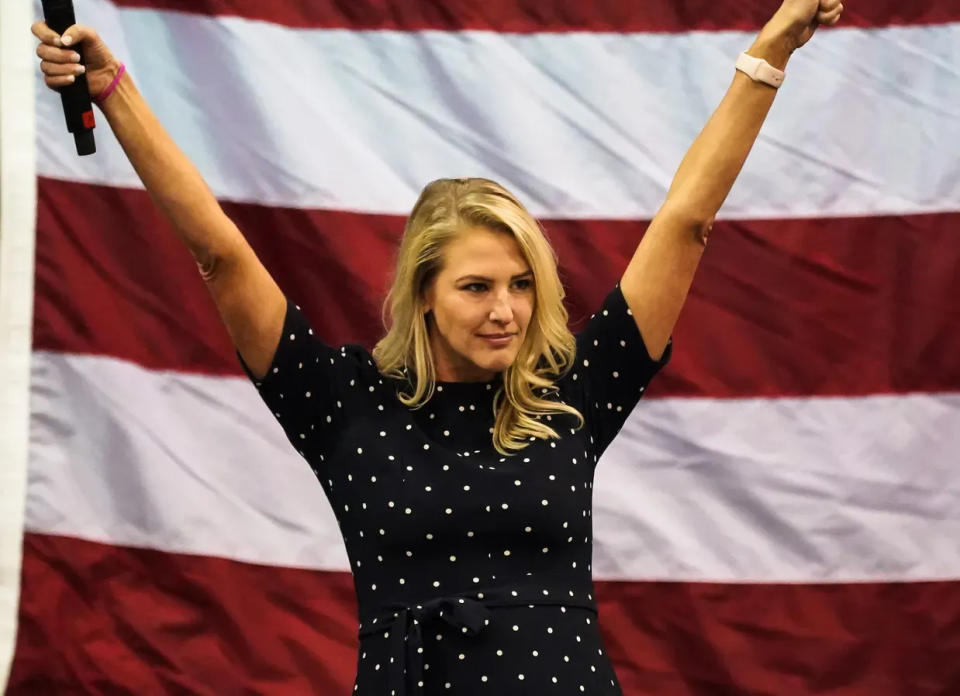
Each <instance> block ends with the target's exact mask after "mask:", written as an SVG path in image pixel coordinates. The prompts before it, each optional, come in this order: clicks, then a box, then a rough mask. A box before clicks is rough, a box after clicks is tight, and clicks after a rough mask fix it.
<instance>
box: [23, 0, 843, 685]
mask: <svg viewBox="0 0 960 696" xmlns="http://www.w3.org/2000/svg"><path fill="white" fill-rule="evenodd" d="M842 11H843V6H842V5H841V4H840V2H839V0H786V1H785V2H784V3H783V5H782V6H781V7H780V8H779V10H778V11H777V12H776V13H775V14H774V15H773V17H772V18H771V19H770V21H769V22H768V23H767V24H766V25H765V26H764V28H763V29H762V30H761V32H760V33H759V35H758V36H757V39H756V41H755V42H754V43H753V45H752V46H751V47H750V48H749V50H748V51H747V52H746V54H747V55H745V56H742V57H741V58H740V59H739V60H738V62H737V68H738V70H737V71H736V72H735V73H734V74H735V77H734V80H733V84H732V85H731V86H730V88H729V91H728V92H727V94H726V96H725V98H724V99H723V101H722V103H721V104H720V106H719V107H718V109H717V111H716V113H715V114H714V115H713V116H712V118H711V119H710V121H709V122H708V123H707V125H706V127H705V128H704V129H703V131H702V133H701V134H700V135H699V137H698V138H697V140H696V141H695V142H694V144H693V146H692V147H691V149H690V151H689V152H688V153H687V155H686V157H685V158H684V159H683V161H682V163H681V165H680V168H679V170H678V171H677V174H676V177H675V179H674V181H673V184H672V186H671V188H670V190H669V193H668V195H667V198H666V200H665V202H664V204H663V206H662V208H661V209H660V211H659V212H658V214H657V215H656V217H655V218H654V220H653V221H652V223H651V224H650V226H649V228H648V230H647V232H646V234H645V235H644V237H643V240H642V242H641V243H640V245H639V246H638V248H637V250H636V253H635V255H634V256H633V258H632V260H631V261H630V263H629V265H628V266H627V268H626V270H625V271H624V273H623V276H622V278H621V280H620V282H619V283H618V284H617V285H616V286H615V287H614V288H612V289H611V290H610V292H609V294H608V295H607V297H606V299H605V301H604V302H603V304H602V306H601V307H599V308H598V310H597V312H596V313H595V314H594V315H593V316H592V317H591V319H590V321H589V322H588V324H587V326H586V328H585V329H584V330H583V331H582V332H581V333H579V334H578V335H576V336H574V335H572V334H571V333H570V331H569V330H568V328H567V315H566V313H565V311H564V308H563V305H562V299H563V296H564V290H563V287H562V285H561V283H560V280H559V277H558V275H557V263H556V258H555V255H554V253H553V250H552V248H551V246H550V244H549V242H548V240H547V238H546V237H545V235H544V233H543V231H542V230H541V228H540V227H539V226H538V224H537V222H536V221H535V220H534V219H533V218H532V217H531V216H530V214H529V213H528V212H527V211H526V209H525V208H524V207H523V205H522V204H521V203H520V202H519V201H518V200H517V199H516V198H515V197H514V196H512V195H511V194H510V193H509V192H508V191H506V190H505V189H504V188H503V187H502V186H500V185H498V184H496V183H494V182H492V181H488V180H485V179H444V180H438V181H435V182H433V183H431V184H429V185H428V186H427V187H426V188H425V189H424V190H423V192H422V194H421V196H420V199H419V200H418V201H417V203H416V205H415V207H414V209H413V211H412V212H411V214H410V217H409V219H408V221H407V225H406V228H405V230H404V233H403V238H402V240H401V243H400V248H399V252H398V257H397V267H396V271H395V274H394V278H393V285H392V287H391V289H390V292H389V295H388V297H387V298H386V301H385V303H384V323H385V327H386V329H387V331H386V335H385V336H384V337H383V338H382V339H381V340H380V341H379V342H378V343H377V345H376V347H375V348H374V350H373V351H372V353H370V352H368V351H366V350H365V349H364V348H363V347H362V346H359V345H353V344H349V345H344V346H342V347H339V348H335V347H333V346H330V345H327V344H326V343H324V341H323V340H322V338H321V337H319V336H317V335H316V334H315V333H314V332H313V330H312V329H311V328H310V325H309V323H308V321H307V320H306V319H305V317H304V316H303V315H302V314H301V312H300V311H299V308H298V307H297V306H296V305H295V304H293V303H292V302H291V301H290V300H288V299H287V298H286V297H285V296H284V294H283V293H282V292H281V290H280V289H279V287H278V286H277V284H276V283H275V282H274V280H273V279H272V278H271V277H270V275H269V273H268V272H267V271H266V269H265V268H264V267H263V265H262V264H261V263H260V262H259V261H258V260H257V258H256V257H255V255H254V253H253V251H252V250H251V248H250V246H249V245H248V244H247V242H246V241H245V240H244V237H243V235H242V234H241V232H240V231H239V230H238V229H237V227H236V226H235V225H234V224H233V223H232V222H231V221H230V220H229V219H228V218H227V217H226V216H225V214H224V213H223V211H222V210H221V208H220V206H219V205H218V203H217V201H216V200H215V198H214V197H213V196H212V195H211V193H210V191H209V190H208V188H207V187H206V185H205V184H204V182H203V180H202V179H201V177H200V175H199V174H198V172H197V171H196V169H195V168H194V167H193V166H192V165H191V164H190V162H189V161H188V160H187V159H186V158H185V157H184V155H183V154H182V153H181V152H180V150H179V149H178V148H177V147H176V145H175V144H174V143H173V142H172V140H171V139H170V138H169V137H168V136H167V134H166V133H165V132H164V130H163V128H162V127H161V125H160V124H159V123H158V122H157V121H156V119H155V118H154V117H153V115H152V114H151V112H150V110H149V109H148V107H147V105H146V104H145V103H144V101H143V99H142V98H141V97H140V95H139V93H138V91H137V89H136V87H135V85H134V82H133V80H132V78H131V77H130V75H129V73H124V71H123V70H122V68H121V64H120V63H119V62H118V61H117V60H116V59H115V58H114V57H113V55H112V54H111V53H110V51H109V50H108V48H107V47H106V46H105V45H104V43H103V42H102V41H101V40H100V39H99V38H98V36H97V34H96V33H95V32H94V31H93V30H92V29H90V28H88V27H83V26H74V27H71V28H69V29H68V30H67V31H66V32H64V34H63V36H62V37H59V36H57V35H56V34H54V32H52V31H51V30H50V29H49V28H48V27H47V26H46V25H45V24H44V23H42V22H38V23H36V24H35V25H34V27H33V32H34V34H35V35H36V36H37V37H38V38H39V39H40V41H41V44H40V46H39V48H38V50H37V53H38V55H39V56H40V58H42V59H43V62H42V63H41V68H42V70H43V72H44V73H45V75H46V82H47V84H48V85H49V86H50V87H52V88H56V87H58V86H62V85H65V84H68V83H69V82H70V81H71V80H72V79H73V78H72V76H73V75H75V74H77V70H78V66H77V63H76V58H77V54H76V51H75V48H79V47H82V50H83V53H84V57H85V61H86V74H87V81H88V85H89V89H90V92H91V95H92V96H93V97H94V98H95V99H96V100H97V101H98V102H99V103H100V106H101V108H102V110H103V112H104V114H105V115H106V118H107V120H108V121H109V123H110V126H111V128H112V129H113V131H114V133H115V134H116V136H117V138H118V140H119V141H120V143H121V145H122V146H123V148H124V150H125V152H126V153H127V155H128V157H129V158H130V161H131V162H132V164H133V166H134V167H135V169H136V171H137V173H138V174H139V175H140V177H141V179H142V180H143V183H144V185H145V186H146V188H147V190H148V191H149V192H150V194H151V195H152V197H153V199H154V200H155V201H156V202H157V204H158V205H159V206H160V208H161V209H162V210H163V212H164V213H165V214H166V216H167V217H168V219H169V220H170V222H171V223H172V224H173V227H174V228H175V229H176V230H177V231H178V233H179V234H180V236H181V237H182V239H183V241H184V243H185V244H186V246H187V248H188V249H189V250H190V252H191V253H192V254H193V256H194V258H195V259H196V261H197V264H198V265H199V268H200V272H201V274H202V276H203V278H204V280H205V282H206V284H207V287H208V288H209V289H210V293H211V294H212V296H213V298H214V300H215V302H216V305H217V307H218V309H219V312H220V315H221V316H222V318H223V321H224V323H225V324H226V327H227V330H228V331H229V333H230V335H231V337H232V338H233V341H234V343H235V345H236V348H237V352H238V356H239V358H240V361H241V364H242V365H243V367H244V369H245V370H246V371H247V373H248V375H249V376H250V378H251V379H252V380H253V382H254V384H255V386H256V388H257V389H258V390H259V392H260V394H261V396H262V398H263V400H264V401H265V402H266V404H267V405H268V406H269V408H270V411H271V413H273V416H274V417H275V418H276V419H277V420H278V421H279V423H280V425H281V426H282V427H283V428H284V430H285V432H286V434H287V437H288V438H289V440H290V442H291V443H292V445H293V447H295V448H296V450H297V451H298V452H299V453H300V454H301V455H302V456H303V458H304V459H306V461H307V463H308V465H309V466H310V467H311V468H312V469H313V471H314V473H315V474H316V476H317V479H318V481H319V483H320V485H321V486H322V487H323V490H324V492H325V493H326V495H327V497H328V499H329V501H330V503H331V505H332V507H333V509H334V511H335V513H336V515H337V518H338V521H339V525H340V529H341V531H342V533H343V537H344V542H345V544H346V548H347V551H348V554H349V557H350V563H351V568H352V571H353V575H354V580H355V588H356V593H357V598H358V600H359V620H360V650H359V655H358V668H357V676H356V684H355V688H354V692H353V693H355V694H359V695H364V694H369V695H375V696H383V695H387V694H389V695H391V696H397V695H399V694H428V695H431V696H432V695H434V694H494V693H496V694H499V695H500V696H503V695H504V694H521V693H526V692H528V691H529V692H532V693H537V694H539V693H549V694H555V695H566V696H575V695H579V694H584V693H587V694H594V695H596V694H605V695H609V696H613V695H615V694H620V693H621V690H620V687H619V684H618V682H617V678H616V675H615V674H614V670H613V667H612V665H611V663H610V661H609V659H608V658H607V656H606V654H605V652H604V650H603V646H602V643H601V639H600V635H599V633H598V631H597V622H596V618H597V614H596V605H595V602H594V598H593V594H592V592H593V584H592V577H591V549H592V546H591V540H592V525H591V493H592V481H593V474H594V467H595V465H596V463H597V460H598V458H599V457H600V455H601V453H602V452H603V451H604V449H605V448H606V447H607V446H608V445H609V444H610V442H611V440H612V439H613V438H614V436H615V435H616V434H617V432H618V431H619V429H620V428H621V426H622V425H623V423H624V421H625V419H626V418H627V416H628V414H629V413H630V412H631V411H632V409H633V407H634V406H635V405H636V403H637V402H638V401H639V399H640V398H641V396H642V395H643V392H644V390H645V388H646V386H647V384H648V383H649V382H650V380H651V378H652V377H653V376H654V375H655V374H656V373H657V371H658V370H660V369H661V368H662V367H663V366H664V365H665V364H666V363H667V361H668V360H669V358H670V352H671V343H670V335H671V332H672V330H673V327H674V324H675V323H676V321H677V317H678V316H679V313H680V309H681V306H682V305H683V302H684V300H685V298H686V295H687V292H688V289H689V287H690V283H691V281H692V279H693V276H694V271H695V269H696V267H697V264H698V262H699V260H700V257H701V255H702V254H703V252H704V249H705V246H706V241H707V235H708V233H709V231H710V228H711V225H712V221H713V218H714V215H715V214H716V213H717V211H718V210H719V208H720V205H721V204H722V202H723V200H724V198H725V197H726V196H727V193H728V192H729V190H730V188H731V186H732V185H733V182H734V180H735V178H736V177H737V175H738V173H739V172H740V169H741V167H742V165H743V162H744V160H745V159H746V157H747V154H748V152H749V150H750V148H751V146H752V145H753V142H754V140H755V138H756V136H757V134H758V132H759V130H760V127H761V125H762V123H763V121H764V118H765V117H766V114H767V112H768V110H769V109H770V107H771V104H772V103H773V99H774V95H775V94H776V89H777V87H779V85H780V82H781V81H782V79H783V73H782V72H781V71H782V69H783V68H784V66H785V65H786V63H787V60H788V59H789V57H790V55H791V54H792V53H793V51H795V50H796V49H797V48H799V47H800V46H802V45H803V44H805V43H806V42H807V41H808V40H809V39H810V38H811V36H812V35H813V33H814V31H815V30H816V28H817V26H818V24H834V23H836V21H837V20H838V19H839V17H840V14H841V12H842ZM732 67H733V66H731V68H732ZM265 630H269V627H265Z"/></svg>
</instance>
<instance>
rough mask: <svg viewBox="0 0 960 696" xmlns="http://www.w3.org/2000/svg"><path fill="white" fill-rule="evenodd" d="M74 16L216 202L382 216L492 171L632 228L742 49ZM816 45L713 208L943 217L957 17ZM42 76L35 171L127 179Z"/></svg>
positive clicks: (737, 41)
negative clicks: (78, 151) (79, 141)
mask: <svg viewBox="0 0 960 696" xmlns="http://www.w3.org/2000/svg"><path fill="white" fill-rule="evenodd" d="M81 6H82V7H81ZM81 8H82V10H83V12H82V13H81V12H80V9H81ZM81 14H82V16H83V17H84V18H85V23H87V24H92V25H93V26H95V27H97V28H98V29H99V31H100V32H101V34H102V35H103V36H104V37H105V38H106V40H107V41H108V43H109V44H110V45H111V46H112V48H113V50H114V51H115V53H116V54H117V55H118V56H119V57H121V58H122V59H123V60H124V61H125V62H126V63H127V65H128V67H129V68H130V71H131V74H132V76H133V78H134V80H135V81H136V83H137V85H138V86H139V88H140V89H141V91H142V92H143V93H144V94H145V96H146V97H147V100H148V102H149V103H150V105H151V107H152V108H153V109H154V110H155V111H156V113H157V115H158V116H159V118H160V120H161V122H162V123H163V124H164V125H165V126H166V127H167V128H168V129H169V131H170V132H171V133H172V135H173V136H174V138H175V139H176V141H177V142H178V143H179V144H180V145H181V146H182V148H183V149H184V150H185V151H186V152H187V154H188V155H189V157H190V158H191V159H192V160H193V161H194V162H195V163H196V164H197V165H198V167H199V168H200V170H201V172H202V173H203V175H204V177H205V178H206V179H207V181H208V182H209V184H210V185H211V187H212V189H213V191H214V192H215V193H216V195H217V196H219V197H221V198H224V199H229V200H237V201H250V202H257V203H262V204H266V205H278V206H291V207H301V208H324V209H339V210H356V211H364V212H375V213H377V212H382V213H392V214H406V213H407V212H409V210H410V208H411V207H412V205H413V202H414V200H415V198H416V195H417V193H418V192H419V190H420V188H421V187H422V186H423V185H424V184H425V183H426V182H427V181H430V180H432V179H435V178H438V177H443V176H489V177H492V178H494V179H497V180H498V181H500V182H502V183H503V184H505V185H506V186H507V187H508V188H510V189H511V190H513V191H514V192H516V193H517V195H519V196H520V197H521V199H522V200H523V201H524V202H526V203H527V204H528V205H529V207H530V208H531V210H532V211H533V212H534V214H536V215H539V216H543V217H563V218H604V219H608V218H625V219H649V218H651V217H652V216H653V215H654V213H655V212H656V210H657V209H658V208H659V206H660V204H661V203H662V201H663V199H664V196H665V193H666V190H667V187H668V186H669V183H670V180H671V178H672V175H673V173H674V172H675V171H676V168H677V166H678V165H679V163H680V160H681V158H682V156H683V154H684V152H685V151H686V149H687V148H688V147H689V145H690V143H691V142H692V141H693V139H694V138H695V136H696V135H697V133H698V132H699V131H700V129H701V128H702V126H703V125H704V123H705V122H706V119H707V118H708V117H709V115H710V113H711V112H712V111H713V109H714V108H715V107H716V106H717V104H718V103H719V101H720V98H721V97H722V95H723V93H724V92H725V90H726V89H727V87H728V86H729V84H730V80H731V79H732V77H733V74H734V72H733V60H734V58H735V57H736V55H737V54H738V53H739V52H740V51H741V50H743V49H745V48H746V47H747V46H748V45H749V43H750V41H751V40H752V34H749V33H742V32H713V33H711V32H707V33H688V34H680V35H669V34H602V33H571V34H532V35H517V34H497V33H492V32H462V33H450V32H438V31H426V32H409V33H407V32H393V31H375V32H351V31H343V30H313V29H311V30H307V29H291V28H288V27H283V26H278V25H274V24H269V23H266V22H259V21H250V20H244V19H239V18H235V17H205V16H197V15H191V14H186V13H174V12H161V11H156V10H142V9H124V10H118V9H116V8H115V7H114V6H113V5H111V4H110V3H108V2H104V1H102V0H89V1H88V2H84V3H78V16H81ZM817 44H818V45H817V50H816V51H809V52H807V51H802V50H801V51H799V52H798V53H797V55H796V56H795V57H794V59H793V61H792V62H791V63H790V66H789V70H788V75H789V77H788V79H787V82H786V84H785V85H784V87H783V88H782V89H781V94H780V95H778V97H777V103H776V104H775V105H774V108H773V111H772V114H771V116H770V118H769V119H768V121H767V123H766V125H765V126H764V130H763V132H762V134H761V136H760V138H759V140H758V142H757V144H756V146H755V147H754V150H753V153H752V155H751V157H750V160H749V161H748V163H747V165H746V168H745V170H744V172H743V174H742V175H741V176H740V179H739V181H738V183H737V185H736V187H735V188H734V190H733V191H732V193H731V195H730V197H729V199H728V201H727V203H726V205H725V207H724V209H723V211H722V214H723V216H724V217H732V218H741V219H742V218H763V217H774V218H781V217H830V216H838V215H839V216H844V215H874V214H887V213H893V214H898V213H905V214H908V213H923V212H941V211H952V210H957V209H960V160H958V158H957V157H956V156H955V154H956V153H955V148H951V147H950V146H949V144H951V143H957V142H960V107H958V104H960V73H958V72H957V71H956V70H954V69H953V67H952V66H953V58H952V56H953V54H954V48H955V47H956V46H957V45H958V44H960V24H946V25H937V26H922V27H916V26H915V27H897V28H885V29H869V30H861V29H847V30H843V29H837V30H824V31H822V36H818V37H817ZM37 84H38V89H40V90H42V91H43V92H44V96H43V98H42V99H40V100H39V102H38V106H39V131H40V132H39V147H40V149H39V155H38V156H39V171H40V173H41V174H42V175H44V176H49V177H54V178H66V179H71V180H77V181H84V182H95V183H104V184H112V185H117V186H134V187H137V186H140V184H139V181H138V179H137V177H136V175H135V173H134V172H133V170H132V168H131V167H130V165H129V164H128V163H127V161H126V159H125V157H124V156H123V153H122V151H121V150H120V148H119V146H118V145H117V144H116V143H115V142H113V139H112V136H111V134H110V133H109V129H108V128H105V127H102V126H101V128H99V129H98V130H97V137H98V147H99V150H100V151H99V153H98V155H97V156H96V157H90V158H78V157H76V156H75V154H74V152H73V145H72V142H71V141H70V139H69V138H68V137H67V135H66V133H64V129H63V117H62V114H61V113H60V101H59V99H57V98H55V95H53V94H52V93H49V92H48V91H47V90H46V88H45V87H43V86H42V83H41V81H40V73H39V70H37ZM102 122H103V119H101V123H102Z"/></svg>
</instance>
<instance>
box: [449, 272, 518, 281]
mask: <svg viewBox="0 0 960 696" xmlns="http://www.w3.org/2000/svg"><path fill="white" fill-rule="evenodd" d="M529 275H533V271H526V272H525V273H518V274H517V275H515V276H513V277H512V278H511V279H510V280H517V279H518V278H526V277H527V276H529ZM467 278H475V279H477V280H485V281H487V282H489V283H492V282H493V278H487V277H486V276H480V275H473V274H470V275H465V276H460V277H459V278H457V279H456V280H455V281H454V282H456V283H459V282H460V281H461V280H465V279H467Z"/></svg>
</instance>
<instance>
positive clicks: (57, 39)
mask: <svg viewBox="0 0 960 696" xmlns="http://www.w3.org/2000/svg"><path fill="white" fill-rule="evenodd" d="M53 45H54V46H59V45H60V37H59V36H54V37H53Z"/></svg>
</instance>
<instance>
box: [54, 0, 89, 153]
mask: <svg viewBox="0 0 960 696" xmlns="http://www.w3.org/2000/svg"><path fill="white" fill-rule="evenodd" d="M41 4H42V5H43V19H44V21H45V22H46V23H47V26H48V27H50V28H51V29H53V30H54V31H55V32H57V34H63V32H64V31H66V30H67V29H69V28H70V27H72V26H73V25H74V24H76V23H77V20H76V18H75V17H74V15H73V2H71V0H41ZM77 52H78V53H80V52H79V51H77ZM80 63H81V64H83V54H82V53H80ZM57 91H58V92H60V101H61V102H63V115H64V116H65V117H66V119H67V130H68V131H70V132H71V133H73V139H74V141H75V142H76V145H77V154H78V155H92V154H93V153H94V152H96V151H97V146H96V145H95V144H94V142H93V129H94V127H96V122H95V121H94V118H93V106H92V105H91V103H90V92H89V91H88V90H87V74H86V73H82V74H80V75H77V76H76V77H75V79H74V81H73V83H71V84H69V85H67V86H65V87H58V88H57Z"/></svg>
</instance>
